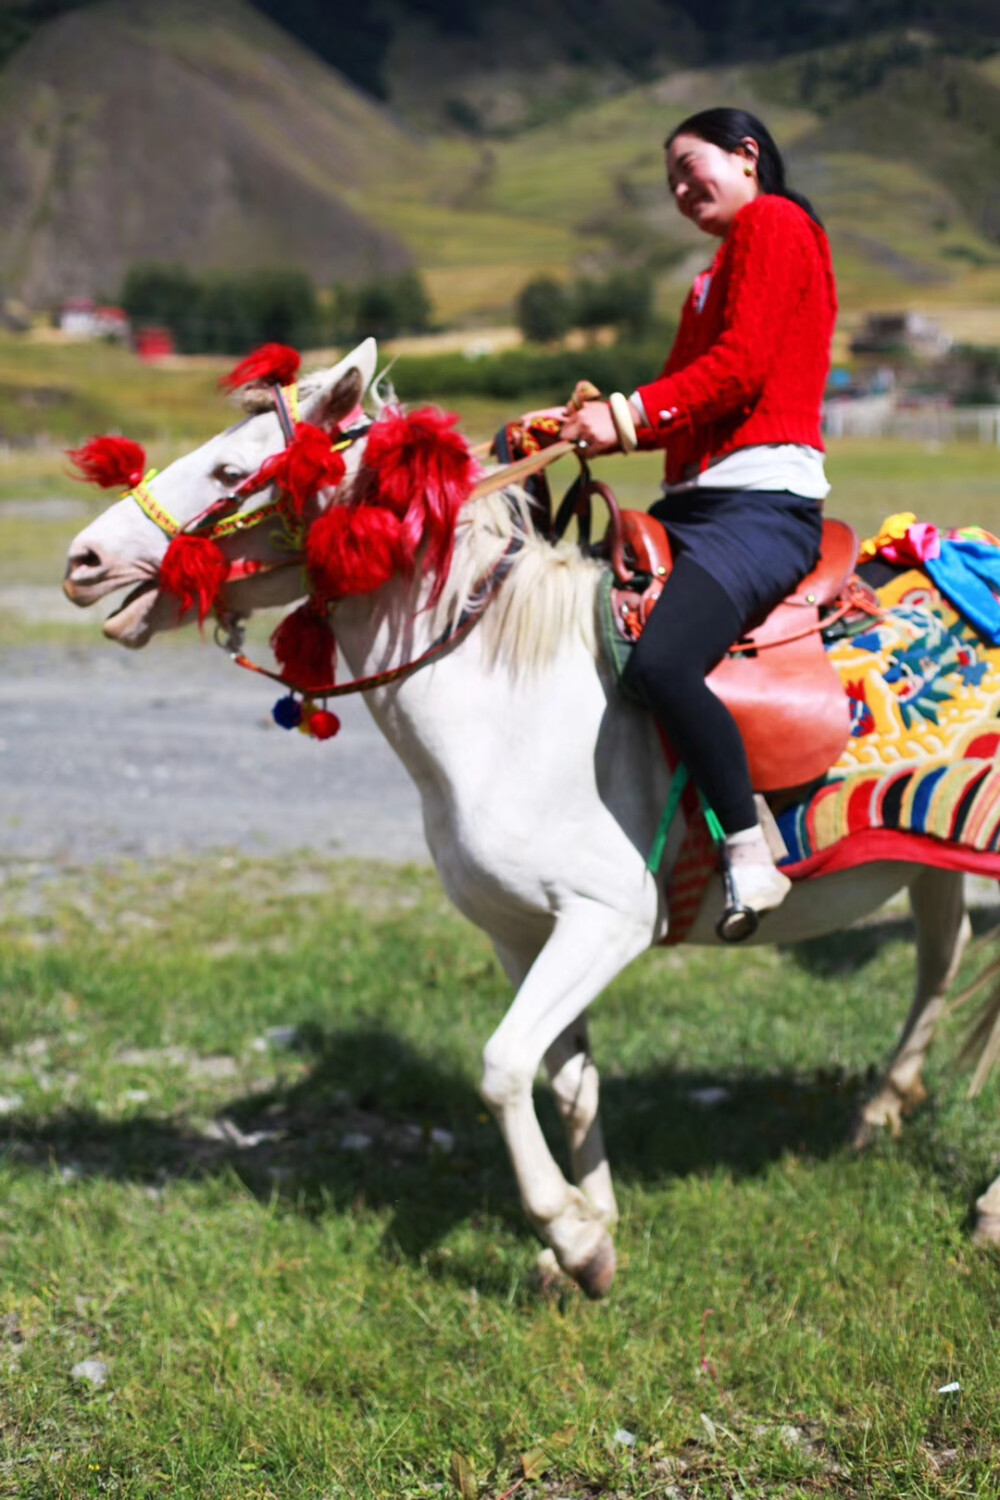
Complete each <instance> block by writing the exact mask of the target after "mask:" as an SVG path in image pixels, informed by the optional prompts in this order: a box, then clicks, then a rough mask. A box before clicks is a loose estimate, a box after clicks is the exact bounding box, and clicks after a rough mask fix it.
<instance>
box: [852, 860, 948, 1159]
mask: <svg viewBox="0 0 1000 1500" xmlns="http://www.w3.org/2000/svg"><path fill="white" fill-rule="evenodd" d="M910 905H911V907H912V909H913V918H914V921H915V923H916V929H917V988H916V994H915V995H914V999H913V1005H912V1006H911V1008H910V1014H909V1015H908V1016H907V1018H906V1024H905V1025H904V1027H903V1031H902V1035H901V1036H900V1039H899V1042H898V1043H897V1045H896V1051H895V1053H894V1054H893V1058H892V1061H891V1063H890V1064H889V1067H888V1069H887V1071H886V1074H885V1077H884V1078H883V1080H882V1083H881V1084H880V1086H879V1089H878V1092H877V1093H876V1094H875V1095H874V1096H873V1097H872V1098H871V1099H869V1101H868V1103H867V1104H866V1105H865V1107H864V1109H863V1110H862V1111H861V1122H860V1125H859V1127H858V1130H857V1133H856V1135H855V1144H856V1145H858V1146H865V1145H867V1144H868V1143H869V1141H871V1139H872V1137H873V1135H874V1133H875V1131H877V1130H886V1129H887V1130H889V1131H890V1132H891V1134H892V1135H893V1136H894V1137H895V1136H898V1135H899V1133H900V1130H901V1128H902V1121H903V1117H904V1116H905V1115H907V1114H910V1113H912V1111H913V1110H914V1109H916V1108H917V1106H918V1105H920V1104H922V1103H923V1101H924V1100H925V1099H926V1097H927V1090H926V1089H925V1088H924V1084H923V1079H922V1078H921V1073H922V1071H923V1066H924V1062H925V1060H926V1057H927V1051H928V1048H929V1047H930V1044H931V1042H932V1041H933V1039H934V1033H935V1031H936V1030H937V1025H938V1021H939V1020H940V1019H941V1012H942V1010H943V1009H944V1004H945V997H946V996H947V993H948V990H949V988H950V986H951V984H952V982H953V981H954V978H955V975H956V973H957V972H958V966H959V963H960V962H961V959H962V953H963V952H964V950H965V945H966V943H967V942H968V941H969V937H970V935H971V933H972V925H971V923H970V921H969V917H968V913H967V912H966V910H965V883H964V878H963V877H962V876H961V875H959V874H956V873H955V872H954V871H952V870H935V869H932V868H928V869H925V870H922V871H921V873H920V874H919V875H918V876H917V878H916V880H915V881H914V882H913V884H912V885H911V886H910Z"/></svg>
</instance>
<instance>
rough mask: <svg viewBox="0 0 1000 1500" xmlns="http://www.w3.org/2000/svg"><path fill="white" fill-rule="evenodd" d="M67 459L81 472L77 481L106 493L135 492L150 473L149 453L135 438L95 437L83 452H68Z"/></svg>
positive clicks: (76, 476)
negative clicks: (147, 472) (145, 475)
mask: <svg viewBox="0 0 1000 1500" xmlns="http://www.w3.org/2000/svg"><path fill="white" fill-rule="evenodd" d="M66 457H67V458H68V459H69V460H70V462H71V463H74V464H75V465H76V467H77V468H78V469H79V470H80V472H79V474H77V475H74V478H76V479H83V480H85V481H86V482H87V483H88V484H99V485H100V487H101V489H102V490H114V489H119V488H120V489H125V490H134V489H135V487H136V485H137V484H139V483H140V482H141V480H142V476H143V475H144V474H145V472H146V450H145V449H144V448H143V447H142V445H141V444H139V443H133V442H132V440H131V438H122V437H93V438H91V439H90V442H89V443H84V445H83V447H82V448H67V449H66Z"/></svg>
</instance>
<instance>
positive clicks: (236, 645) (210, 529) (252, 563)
mask: <svg viewBox="0 0 1000 1500" xmlns="http://www.w3.org/2000/svg"><path fill="white" fill-rule="evenodd" d="M272 392H273V396H274V409H275V413H276V415H277V418H278V422H279V425H280V427H281V431H282V436H283V437H284V440H285V447H286V448H287V447H288V446H289V444H290V443H291V442H292V441H293V439H294V437H295V428H296V424H297V423H298V421H299V420H300V416H299V409H298V398H297V388H296V387H295V386H291V387H287V386H286V387H281V386H277V385H275V386H273V387H272ZM371 426H372V423H371V421H370V420H367V419H366V420H365V421H363V422H360V423H357V424H355V425H354V426H352V427H349V428H344V429H342V430H341V431H340V432H339V434H338V435H337V437H336V438H335V440H334V441H333V442H332V444H331V448H332V451H333V452H345V451H346V450H347V449H349V448H350V447H352V446H353V445H354V443H356V442H357V441H358V440H359V439H361V438H362V437H364V436H366V435H367V433H368V431H369V429H370V428H371ZM156 473H157V471H156V470H155V469H151V470H150V471H149V472H148V473H147V474H146V475H144V476H143V478H142V480H141V481H140V482H139V483H138V484H137V485H135V487H134V488H133V489H132V490H131V491H130V492H129V493H128V494H127V495H126V496H125V497H124V498H125V499H131V500H134V501H135V503H136V505H138V507H139V509H140V510H141V511H142V512H143V514H144V515H145V516H146V517H147V518H148V519H149V520H150V521H152V522H153V524H154V525H155V526H156V527H158V528H159V530H160V531H162V532H163V534H164V535H165V536H166V537H167V538H168V540H170V541H172V540H173V539H174V538H175V537H177V536H195V537H200V538H203V539H204V540H207V541H223V540H225V539H226V538H227V537H231V536H234V535H237V534H240V533H243V532H246V531H250V530H253V529H254V528H255V527H257V526H261V525H263V524H264V523H265V522H267V521H271V520H274V519H276V518H277V519H280V520H281V522H282V524H283V532H284V540H285V543H286V545H287V546H288V548H289V552H290V553H294V555H293V556H290V557H289V559H288V561H287V562H273V563H265V562H259V561H256V560H253V559H238V560H236V561H235V562H231V563H230V564H229V567H228V571H227V574H226V578H225V583H226V584H229V583H235V582H240V581H242V580H243V579H246V578H251V577H259V576H261V575H262V574H266V573H276V572H279V571H281V570H282V569H285V568H290V567H295V568H301V566H302V560H303V551H302V541H303V537H304V534H305V529H306V528H305V527H303V525H302V523H301V522H300V521H299V518H298V517H297V516H295V515H294V512H293V510H292V508H291V507H290V506H289V504H288V502H287V497H286V496H285V495H283V494H281V495H279V496H278V497H277V498H275V499H272V500H269V501H266V502H265V503H264V504H263V505H259V506H257V507H255V508H254V509H253V510H249V511H248V510H244V509H243V508H242V507H243V504H244V501H245V499H246V496H244V495H241V494H240V493H239V492H238V491H235V492H232V493H230V494H228V495H224V496H221V497H220V498H219V499H218V500H216V501H213V503H212V504H211V505H209V506H206V508H205V509H204V510H203V511H201V512H199V514H198V515H196V516H194V517H193V518H192V519H191V520H190V521H187V522H181V521H179V520H178V519H177V518H176V516H174V515H172V514H171V513H170V511H168V510H167V509H166V507H165V506H162V505H161V504H160V503H159V502H158V501H157V500H156V499H155V498H154V497H153V495H152V493H151V491H150V489H149V484H150V482H151V481H152V480H153V479H154V478H155V477H156ZM522 546H523V540H522V538H521V537H520V536H514V537H513V538H512V539H511V541H510V542H509V543H508V545H507V548H506V549H505V551H504V553H503V555H502V557H501V558H500V559H499V561H498V562H497V563H495V564H494V566H493V567H492V568H491V569H490V571H489V572H488V573H487V574H486V575H485V576H484V577H483V578H482V579H480V581H479V583H478V584H477V585H476V587H475V589H474V590H473V592H472V594H471V595H470V597H469V600H468V602H467V604H466V605H465V607H464V608H463V609H462V611H461V613H460V614H459V615H458V617H457V618H456V619H455V620H453V621H451V622H450V623H449V624H448V625H447V626H446V627H445V629H444V630H443V631H441V633H440V634H439V635H438V636H437V637H436V638H435V640H434V641H433V642H432V643H431V645H430V646H429V647H428V648H427V649H426V650H425V651H423V652H421V654H420V655H419V656H417V657H414V658H412V659H411V660H410V661H407V662H403V663H401V664H400V665H398V666H395V667H390V668H387V669H386V670H384V671H382V672H376V673H372V674H370V675H368V676H365V677H357V678H353V679H351V680H350V681H348V682H339V683H338V682H329V683H322V684H315V683H310V684H309V685H306V684H302V683H297V682H295V681H293V680H292V679H291V678H290V677H289V675H288V674H287V673H285V672H276V671H274V670H272V669H271V668H269V667H264V666H261V665H260V664H259V663H258V662H255V661H253V660H252V659H251V658H250V657H249V656H248V655H247V654H246V652H245V650H244V642H245V617H244V616H242V615H240V614H238V613H236V612H235V611H227V610H224V609H222V608H220V607H219V606H216V607H215V609H214V611H213V613H214V616H215V629H214V631H213V638H214V640H215V643H216V645H218V646H220V647H221V648H222V649H223V650H224V651H225V652H226V653H227V655H228V656H229V658H230V660H231V661H233V662H234V663H235V664H236V666H238V667H242V668H243V669H244V670H246V671H250V672H255V673H257V674H258V675H259V676H261V677H267V678H268V679H269V680H270V681H272V682H277V683H279V684H281V686H283V687H285V688H287V689H288V690H289V691H290V692H291V693H299V694H301V695H302V697H303V698H304V699H305V700H307V701H310V702H311V701H313V700H316V699H327V698H340V697H345V696H347V695H348V694H352V693H363V692H369V691H371V690H373V689H375V688H379V687H385V686H388V685H390V684H391V683H395V682H400V681H402V680H403V679H404V678H406V677H409V676H410V675H411V674H412V673H414V672H416V671H418V670H419V669H420V668H421V667H423V666H425V665H427V664H429V663H430V662H431V661H432V660H434V658H435V657H437V656H440V655H441V653H442V652H443V651H444V650H445V649H446V648H447V647H448V646H450V645H453V644H455V643H456V642H457V641H459V640H461V639H462V638H463V637H464V636H465V635H467V634H468V632H469V631H470V630H471V629H472V627H473V625H475V624H476V622H477V620H478V619H479V618H480V617H481V615H482V613H483V610H484V609H485V608H486V605H487V604H488V603H489V601H490V600H491V599H492V597H493V595H494V594H495V593H496V591H497V590H498V589H499V587H500V585H501V584H502V583H503V581H504V579H505V578H506V577H507V574H508V573H509V572H510V569H511V567H512V566H513V563H514V559H515V557H516V555H517V553H518V552H519V551H520V550H521V547H522ZM331 607H334V608H335V607H336V602H334V604H333V605H332V606H331Z"/></svg>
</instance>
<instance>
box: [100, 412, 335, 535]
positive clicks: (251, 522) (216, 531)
mask: <svg viewBox="0 0 1000 1500" xmlns="http://www.w3.org/2000/svg"><path fill="white" fill-rule="evenodd" d="M282 394H283V395H284V397H285V400H286V401H287V402H288V409H289V411H290V412H291V414H292V417H293V419H294V421H295V422H296V423H298V422H300V421H301V420H302V418H301V408H300V405H299V388H298V386H297V385H286V386H283V387H282ZM352 441H353V439H352V438H345V439H343V440H342V441H341V442H339V443H333V444H331V446H332V448H333V451H334V452H335V453H340V452H342V451H343V450H344V449H345V448H349V447H350V446H351V443H352ZM158 473H159V470H158V469H150V471H149V473H148V474H145V475H143V477H142V479H141V480H140V481H139V483H138V484H137V485H136V487H135V489H134V490H129V492H128V494H127V495H125V497H124V498H125V499H126V500H134V501H135V503H136V505H138V507H139V509H140V510H141V511H142V512H143V513H144V514H145V515H147V516H148V517H149V519H150V520H151V521H152V522H153V525H154V526H158V527H159V528H160V530H161V531H162V532H164V533H165V535H166V536H169V537H171V538H173V537H175V536H180V534H181V532H182V531H183V530H184V525H183V524H182V523H181V522H180V521H178V520H177V518H176V517H175V516H172V515H171V514H170V512H169V510H167V509H166V508H165V507H164V506H162V505H160V504H159V503H158V502H157V501H156V500H154V499H153V497H152V495H151V494H150V493H149V490H148V489H147V488H146V486H147V485H149V484H150V483H152V481H153V480H154V479H155V478H156V476H157V474H158ZM272 516H282V517H284V507H283V504H282V502H281V500H271V501H269V502H268V503H267V504H266V505H261V506H258V508H257V509H256V510H251V511H246V512H242V511H241V512H238V513H237V514H236V515H234V516H224V517H222V518H221V519H220V520H218V521H216V522H215V524H214V526H212V527H211V529H210V530H208V531H205V532H203V533H202V535H204V536H207V537H210V538H211V539H212V540H213V541H214V540H216V539H217V538H219V537H225V536H232V535H233V533H234V532H237V531H247V530H249V529H250V528H251V527H253V526H259V525H260V524H261V522H262V521H269V520H270V519H271V517H272Z"/></svg>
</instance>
